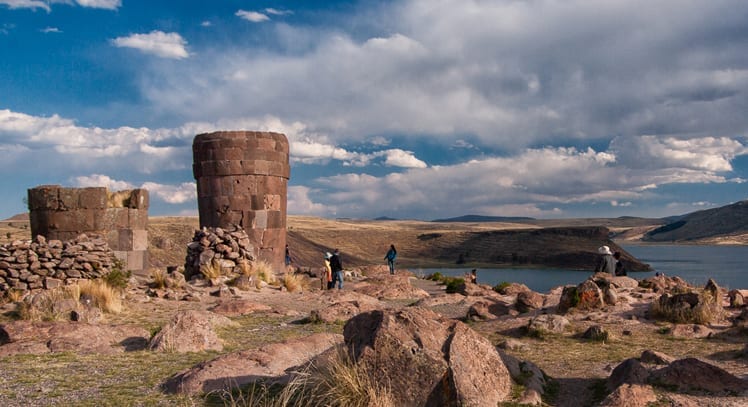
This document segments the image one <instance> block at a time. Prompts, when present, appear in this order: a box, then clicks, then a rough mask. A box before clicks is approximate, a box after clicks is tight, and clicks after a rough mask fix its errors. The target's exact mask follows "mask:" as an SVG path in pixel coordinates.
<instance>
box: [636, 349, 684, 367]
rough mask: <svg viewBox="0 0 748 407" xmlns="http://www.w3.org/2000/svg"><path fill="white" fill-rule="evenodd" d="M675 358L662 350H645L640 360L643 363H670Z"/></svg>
mask: <svg viewBox="0 0 748 407" xmlns="http://www.w3.org/2000/svg"><path fill="white" fill-rule="evenodd" d="M674 360H675V358H674V357H672V356H668V355H666V354H664V353H662V352H657V351H654V350H645V351H644V352H642V355H641V356H640V357H639V361H640V362H642V363H648V364H652V365H668V364H670V363H672V362H673V361H674Z"/></svg>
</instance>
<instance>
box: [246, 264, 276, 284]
mask: <svg viewBox="0 0 748 407" xmlns="http://www.w3.org/2000/svg"><path fill="white" fill-rule="evenodd" d="M252 275H253V276H254V277H255V287H257V288H260V286H261V284H262V282H263V281H264V282H266V283H268V284H270V285H277V284H278V282H277V281H276V279H275V273H273V268H272V267H271V266H270V264H268V263H267V262H265V261H262V260H259V261H256V262H254V263H253V265H252Z"/></svg>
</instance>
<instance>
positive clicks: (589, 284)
mask: <svg viewBox="0 0 748 407" xmlns="http://www.w3.org/2000/svg"><path fill="white" fill-rule="evenodd" d="M577 295H578V296H579V302H578V303H577V305H576V308H577V309H580V310H591V309H599V308H602V307H604V306H605V301H604V298H603V292H602V290H600V287H599V286H598V285H597V283H596V282H595V281H593V280H585V281H584V282H582V284H579V285H578V286H577Z"/></svg>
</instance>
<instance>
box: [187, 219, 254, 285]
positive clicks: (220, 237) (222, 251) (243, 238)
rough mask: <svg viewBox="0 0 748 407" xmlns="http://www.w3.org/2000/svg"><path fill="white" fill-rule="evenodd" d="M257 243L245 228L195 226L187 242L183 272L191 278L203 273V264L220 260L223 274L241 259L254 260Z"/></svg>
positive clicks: (233, 267) (210, 263) (232, 268)
mask: <svg viewBox="0 0 748 407" xmlns="http://www.w3.org/2000/svg"><path fill="white" fill-rule="evenodd" d="M253 253H254V247H253V246H252V242H251V241H250V240H249V236H247V232H245V231H244V229H240V228H235V229H234V230H224V229H221V228H202V229H201V230H196V231H195V235H194V236H193V237H192V242H190V243H189V244H188V245H187V257H186V258H185V261H184V276H185V278H187V279H188V280H189V279H190V278H192V277H193V276H196V275H200V270H201V267H204V266H211V265H213V264H217V265H218V266H220V267H221V270H222V272H223V274H230V273H234V272H236V273H237V274H238V270H236V271H235V269H236V268H237V267H238V266H239V263H240V262H242V261H246V262H252V261H254V255H253Z"/></svg>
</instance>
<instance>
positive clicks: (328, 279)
mask: <svg viewBox="0 0 748 407" xmlns="http://www.w3.org/2000/svg"><path fill="white" fill-rule="evenodd" d="M331 257H332V254H330V252H326V253H325V285H326V287H327V289H328V290H330V289H332V288H333V287H334V286H335V282H334V281H333V279H332V268H330V258H331Z"/></svg>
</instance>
